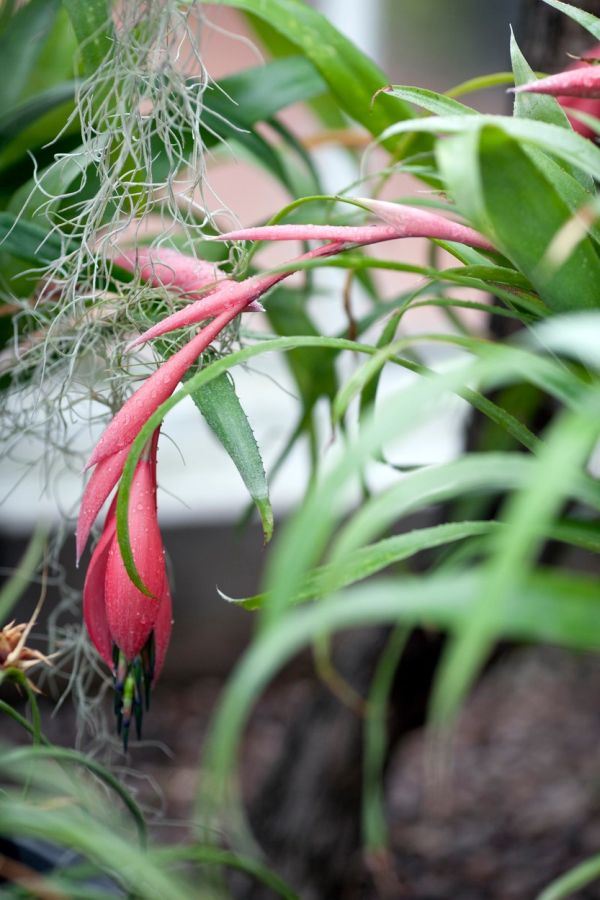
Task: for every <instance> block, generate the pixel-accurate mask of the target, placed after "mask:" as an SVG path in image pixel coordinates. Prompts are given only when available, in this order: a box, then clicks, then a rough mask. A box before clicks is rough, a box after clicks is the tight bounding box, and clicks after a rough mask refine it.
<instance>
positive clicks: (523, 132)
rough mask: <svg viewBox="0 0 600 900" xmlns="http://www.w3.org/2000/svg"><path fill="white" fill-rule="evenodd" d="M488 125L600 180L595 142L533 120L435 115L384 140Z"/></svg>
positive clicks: (394, 129)
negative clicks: (420, 133)
mask: <svg viewBox="0 0 600 900" xmlns="http://www.w3.org/2000/svg"><path fill="white" fill-rule="evenodd" d="M488 125H491V126H494V127H496V128H498V129H500V130H501V131H503V132H504V133H505V134H506V135H508V136H509V137H513V138H515V140H518V141H523V142H524V143H527V144H531V145H532V146H534V147H539V148H540V149H541V150H544V151H545V152H546V153H549V154H550V155H551V156H556V157H557V158H558V159H561V160H564V161H565V162H567V163H568V164H569V165H576V166H578V167H579V168H580V169H581V170H582V171H583V172H588V173H589V174H590V175H591V176H592V178H595V179H597V180H600V149H598V147H596V146H595V145H594V144H593V143H592V142H591V141H588V140H586V138H583V137H581V135H579V134H575V132H574V131H567V129H566V128H560V127H559V126H558V125H549V124H548V123H547V122H532V121H531V120H530V119H518V118H512V117H510V116H493V115H478V116H439V117H436V116H432V117H431V118H426V119H411V120H410V121H407V122H397V123H396V124H395V125H392V126H391V127H390V128H387V129H386V130H385V131H384V132H383V134H382V135H381V136H380V140H382V141H383V140H386V139H387V138H390V137H393V136H395V135H398V134H405V133H407V132H408V133H409V132H411V131H422V132H426V133H430V134H463V133H464V132H473V131H480V130H481V129H482V128H484V127H486V126H488Z"/></svg>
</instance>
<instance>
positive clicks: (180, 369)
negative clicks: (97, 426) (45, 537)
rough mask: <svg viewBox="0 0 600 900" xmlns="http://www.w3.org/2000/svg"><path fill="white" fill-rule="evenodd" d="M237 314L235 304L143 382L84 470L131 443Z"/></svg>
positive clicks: (109, 428) (126, 403)
mask: <svg viewBox="0 0 600 900" xmlns="http://www.w3.org/2000/svg"><path fill="white" fill-rule="evenodd" d="M192 305H193V304H192ZM239 312H240V305H239V304H238V306H234V307H233V308H232V309H230V310H227V311H226V312H224V313H222V314H221V315H220V316H217V318H216V319H213V321H212V322H211V323H210V324H209V325H206V326H205V327H204V328H203V329H202V331H200V332H198V334H197V335H196V336H195V337H194V338H192V340H191V341H189V342H188V343H187V344H186V345H185V346H184V347H182V348H181V350H178V351H177V353H174V354H173V356H171V357H170V358H169V359H168V360H167V361H166V362H164V363H163V364H162V365H161V366H159V368H158V369H156V371H155V372H153V373H152V375H149V376H148V378H146V379H145V381H144V382H143V384H142V385H141V387H139V388H138V389H137V391H136V392H135V393H134V394H133V395H132V396H131V397H130V398H129V399H128V400H127V401H126V402H125V403H124V404H123V406H122V407H121V409H120V410H119V412H118V413H117V414H116V415H115V417H114V418H113V419H112V421H111V422H110V423H109V425H108V427H107V428H106V429H105V431H104V433H103V434H102V436H101V437H100V440H99V441H98V443H97V444H96V447H95V448H94V451H93V453H92V455H91V456H90V458H89V460H88V462H87V465H86V468H90V466H95V465H97V464H98V463H100V462H101V461H102V460H104V459H106V458H107V457H109V456H113V455H114V454H115V453H118V452H119V450H122V449H123V448H124V447H128V446H129V445H130V444H131V443H132V441H133V440H134V439H135V437H136V435H137V433H138V432H139V430H140V428H141V427H142V425H144V423H145V422H147V421H148V419H149V418H150V416H151V415H152V413H153V412H154V410H155V409H157V408H158V407H159V406H160V404H161V403H163V402H164V401H165V400H166V399H167V397H169V396H170V395H171V394H172V393H173V391H174V390H175V388H176V386H177V384H178V383H179V382H180V381H181V379H182V378H183V376H184V375H185V373H186V372H187V370H188V369H189V367H190V366H191V365H192V364H193V363H194V362H195V361H196V360H197V359H198V357H199V356H200V354H201V353H202V351H203V350H206V348H207V347H208V345H209V344H211V343H212V341H213V340H214V339H215V338H216V336H217V335H218V334H219V332H220V331H221V330H222V329H223V328H224V327H225V325H227V323H228V322H230V321H231V319H233V318H235V316H236V315H237V314H238V313H239Z"/></svg>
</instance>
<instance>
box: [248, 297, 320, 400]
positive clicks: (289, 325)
mask: <svg viewBox="0 0 600 900" xmlns="http://www.w3.org/2000/svg"><path fill="white" fill-rule="evenodd" d="M265 308H266V311H267V316H268V318H269V322H270V323H271V325H272V326H273V329H274V330H275V332H276V334H278V335H281V336H282V337H291V336H293V335H313V336H314V337H317V336H318V335H319V332H318V330H317V328H316V326H315V324H314V323H313V321H312V319H311V317H310V316H309V314H308V313H307V311H306V292H305V291H301V290H294V289H293V288H287V287H279V288H276V290H274V291H272V292H271V293H270V294H269V296H268V297H267V298H266V301H265ZM286 361H287V363H288V365H289V368H290V371H291V372H292V375H293V376H294V380H295V382H296V384H297V386H298V390H299V392H300V395H301V397H302V406H303V414H304V416H306V415H307V414H308V413H309V412H310V410H311V409H312V408H313V407H314V405H315V403H316V402H317V400H318V399H319V398H320V397H333V396H335V392H336V390H337V376H336V372H335V357H334V355H333V353H331V352H330V351H327V350H324V351H322V352H319V353H315V352H314V351H310V352H308V353H307V352H306V351H305V350H302V349H299V350H294V351H293V352H292V353H288V354H287V356H286Z"/></svg>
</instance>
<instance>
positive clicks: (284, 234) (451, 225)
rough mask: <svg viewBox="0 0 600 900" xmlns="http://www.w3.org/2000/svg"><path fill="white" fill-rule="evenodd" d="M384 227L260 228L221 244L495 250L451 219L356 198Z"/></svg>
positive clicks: (232, 233) (229, 236)
mask: <svg viewBox="0 0 600 900" xmlns="http://www.w3.org/2000/svg"><path fill="white" fill-rule="evenodd" d="M356 199H357V201H358V203H360V204H361V205H362V206H365V207H366V208H367V209H369V211H370V212H372V213H373V214H374V215H376V216H377V217H378V218H380V219H383V220H384V222H386V224H385V225H358V226H354V225H262V226H258V227H256V228H243V229H241V230H239V231H229V232H227V233H226V234H220V235H219V238H218V239H219V240H222V241H241V240H248V241H313V240H314V241H329V240H336V241H339V242H340V243H343V244H346V245H347V247H351V246H359V247H364V246H366V245H368V244H377V243H380V242H383V241H394V240H397V239H398V238H407V237H425V238H438V239H439V240H445V241H457V242H459V243H461V244H467V245H469V246H470V247H478V248H480V249H483V250H493V249H494V248H493V247H492V245H491V244H490V242H489V241H488V240H486V238H484V237H483V235H481V234H479V233H478V232H477V231H474V230H473V229H472V228H468V227H467V226H466V225H460V224H459V223H458V222H453V221H452V220H451V219H446V218H444V216H440V215H437V214H436V213H431V212H428V211H427V210H424V209H420V208H418V207H414V206H403V205H401V204H400V203H387V202H385V201H383V200H369V199H367V198H362V197H357V198H356Z"/></svg>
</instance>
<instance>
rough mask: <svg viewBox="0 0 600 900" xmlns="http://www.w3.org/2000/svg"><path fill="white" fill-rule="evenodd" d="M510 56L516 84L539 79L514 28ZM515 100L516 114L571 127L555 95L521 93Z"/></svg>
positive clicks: (511, 34)
mask: <svg viewBox="0 0 600 900" xmlns="http://www.w3.org/2000/svg"><path fill="white" fill-rule="evenodd" d="M510 57H511V61H512V67H513V72H514V76H515V84H516V85H522V84H530V83H531V82H532V81H537V75H536V74H535V72H534V71H533V69H532V68H531V67H530V65H529V63H528V62H527V60H526V59H525V57H524V56H523V54H522V53H521V50H520V48H519V45H518V44H517V41H516V39H515V35H514V32H513V30H512V28H511V30H510ZM514 100H515V107H514V114H515V116H520V117H522V118H525V119H535V120H536V121H539V122H549V123H550V124H551V125H560V126H561V127H562V128H569V129H570V128H571V126H570V125H569V120H568V118H567V114H566V113H565V111H564V109H563V108H562V107H561V106H560V104H559V103H558V101H557V100H556V98H555V97H550V96H549V95H546V94H528V93H519V94H515V95H514Z"/></svg>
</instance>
